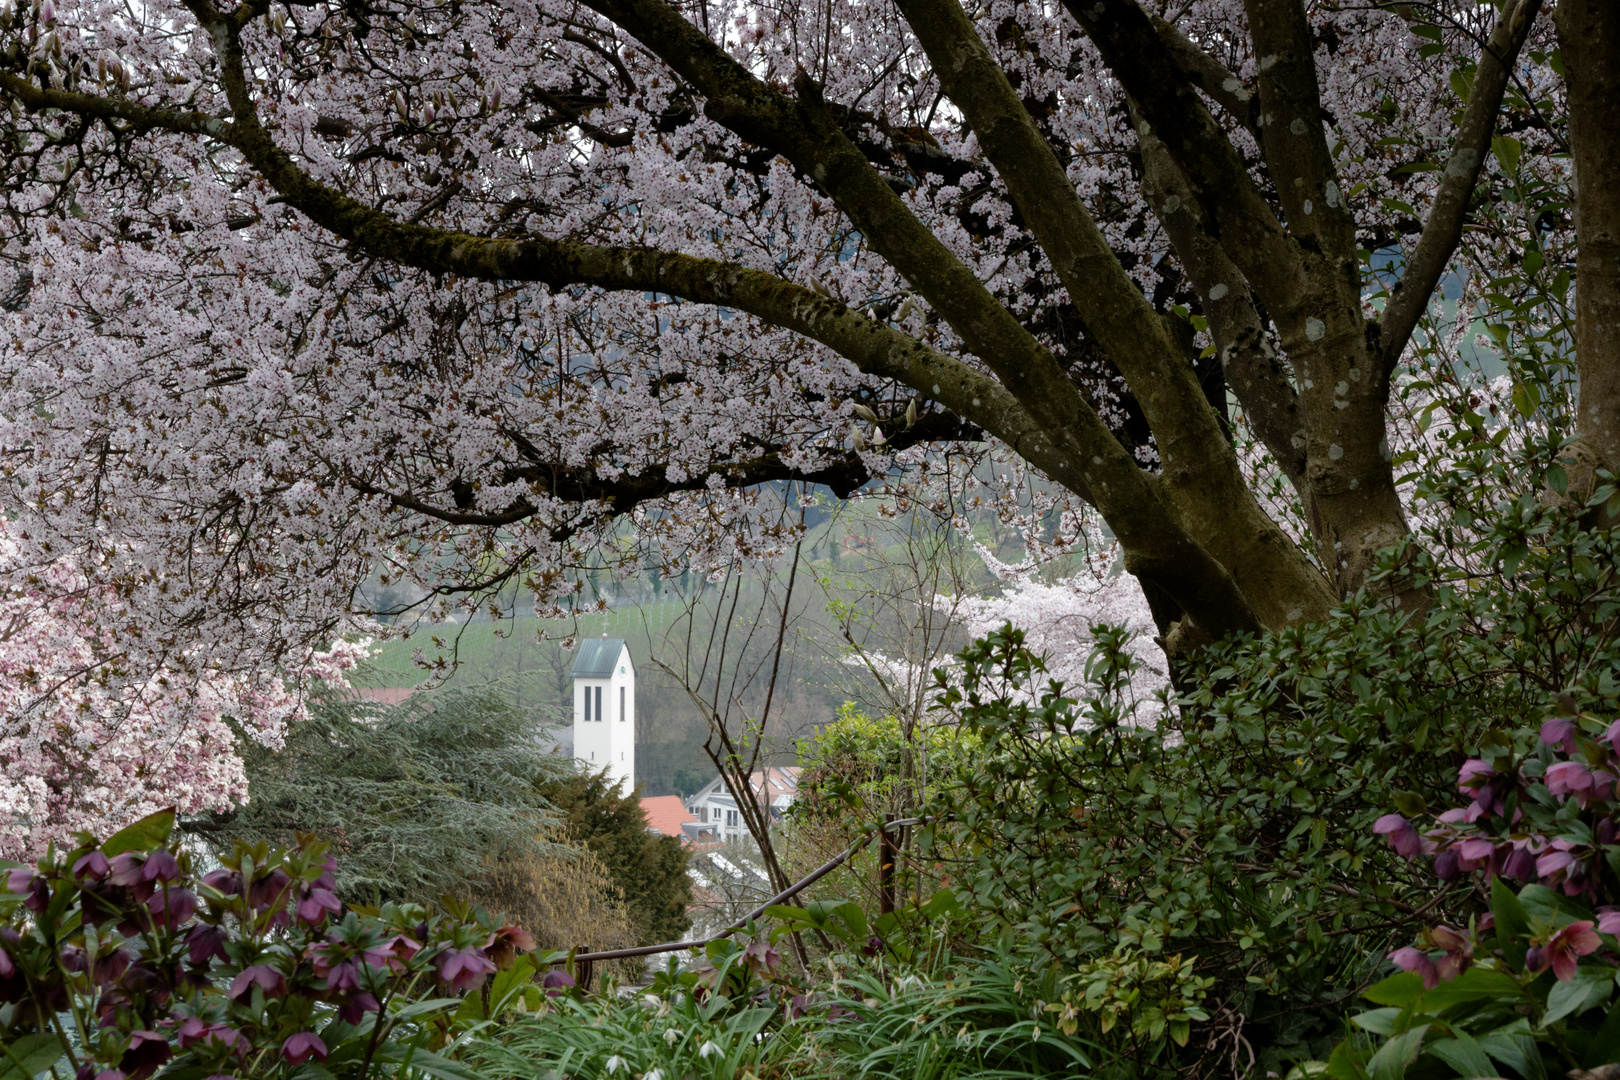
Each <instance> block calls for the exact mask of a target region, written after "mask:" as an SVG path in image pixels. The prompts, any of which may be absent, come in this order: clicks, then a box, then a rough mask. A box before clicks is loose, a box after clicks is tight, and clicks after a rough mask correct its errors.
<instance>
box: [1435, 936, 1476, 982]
mask: <svg viewBox="0 0 1620 1080" xmlns="http://www.w3.org/2000/svg"><path fill="white" fill-rule="evenodd" d="M1429 938H1430V940H1432V941H1433V942H1434V943H1435V944H1436V945H1438V946H1439V947H1440V948H1442V949H1444V950H1446V955H1444V956H1442V957H1441V958H1440V961H1439V963H1437V964H1436V965H1435V970H1436V972H1437V973H1438V974H1439V976H1440V981H1441V982H1450V981H1451V980H1452V979H1455V978H1456V977H1457V976H1458V975H1461V974H1462V973H1463V972H1465V971H1467V970H1468V968H1469V967H1470V966H1471V965H1472V964H1473V962H1474V942H1473V940H1472V939H1471V938H1469V936H1468V935H1467V934H1465V933H1463V932H1462V931H1461V930H1453V929H1452V928H1451V927H1449V926H1446V925H1444V924H1442V925H1440V926H1437V927H1435V928H1434V929H1433V930H1430V931H1429Z"/></svg>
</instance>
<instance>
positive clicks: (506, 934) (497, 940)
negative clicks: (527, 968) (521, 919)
mask: <svg viewBox="0 0 1620 1080" xmlns="http://www.w3.org/2000/svg"><path fill="white" fill-rule="evenodd" d="M534 944H535V943H534V935H533V934H531V933H529V932H528V931H527V930H525V929H523V928H522V927H520V926H503V927H501V928H500V929H499V930H496V931H495V932H494V933H492V934H490V935H489V940H488V941H487V942H485V943H484V950H485V952H486V953H487V954H488V955H489V958H490V959H491V960H493V961H494V962H495V966H496V967H497V968H499V969H500V970H502V971H505V970H506V969H507V968H509V967H511V966H512V961H513V960H514V959H515V958H516V957H517V954H518V953H520V952H533V951H534Z"/></svg>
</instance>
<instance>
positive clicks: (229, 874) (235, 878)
mask: <svg viewBox="0 0 1620 1080" xmlns="http://www.w3.org/2000/svg"><path fill="white" fill-rule="evenodd" d="M202 883H203V884H204V885H207V886H208V887H209V888H210V889H213V890H215V891H217V892H221V893H224V894H225V895H226V896H241V895H242V875H241V874H239V873H237V872H236V871H235V870H227V869H225V868H223V867H221V868H220V869H218V870H210V871H208V873H206V874H204V875H203V879H202Z"/></svg>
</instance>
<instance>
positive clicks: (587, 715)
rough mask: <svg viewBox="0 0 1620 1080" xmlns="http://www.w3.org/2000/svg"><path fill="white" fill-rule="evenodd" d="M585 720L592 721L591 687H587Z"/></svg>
mask: <svg viewBox="0 0 1620 1080" xmlns="http://www.w3.org/2000/svg"><path fill="white" fill-rule="evenodd" d="M585 722H586V723H587V724H588V723H590V722H591V688H590V687H588V686H587V687H585Z"/></svg>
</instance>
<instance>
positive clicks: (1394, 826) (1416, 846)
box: [1373, 814, 1423, 859]
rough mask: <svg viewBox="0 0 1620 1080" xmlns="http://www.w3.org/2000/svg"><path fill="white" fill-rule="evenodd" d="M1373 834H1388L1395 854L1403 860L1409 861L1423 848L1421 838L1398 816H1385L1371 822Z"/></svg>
mask: <svg viewBox="0 0 1620 1080" xmlns="http://www.w3.org/2000/svg"><path fill="white" fill-rule="evenodd" d="M1373 832H1375V833H1385V834H1388V836H1389V842H1390V843H1391V844H1392V845H1394V847H1395V853H1396V854H1397V855H1400V856H1401V857H1402V858H1405V859H1410V858H1411V857H1412V856H1414V855H1416V854H1417V853H1418V852H1419V851H1421V850H1422V848H1423V838H1422V837H1421V836H1419V835H1418V831H1417V830H1416V829H1414V828H1412V823H1411V822H1409V821H1407V820H1406V819H1405V818H1404V817H1402V816H1401V815H1399V814H1385V815H1384V816H1383V817H1381V818H1379V819H1378V820H1377V821H1375V822H1373Z"/></svg>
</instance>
